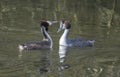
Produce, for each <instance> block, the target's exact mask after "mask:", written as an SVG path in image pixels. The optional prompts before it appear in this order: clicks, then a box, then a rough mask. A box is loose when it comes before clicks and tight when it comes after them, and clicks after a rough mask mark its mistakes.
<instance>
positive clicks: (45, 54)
mask: <svg viewBox="0 0 120 77" xmlns="http://www.w3.org/2000/svg"><path fill="white" fill-rule="evenodd" d="M18 57H19V59H20V60H21V61H22V63H23V65H24V70H25V71H24V72H25V73H27V74H29V75H30V76H35V77H36V76H41V75H45V74H46V73H48V72H50V71H51V69H50V66H51V51H50V50H43V51H19V54H18Z"/></svg>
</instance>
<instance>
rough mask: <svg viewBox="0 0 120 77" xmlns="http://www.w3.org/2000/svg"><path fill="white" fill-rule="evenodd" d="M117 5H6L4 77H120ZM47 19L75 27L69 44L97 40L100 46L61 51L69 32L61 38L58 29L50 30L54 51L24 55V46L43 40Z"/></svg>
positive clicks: (95, 1) (9, 0)
mask: <svg viewBox="0 0 120 77" xmlns="http://www.w3.org/2000/svg"><path fill="white" fill-rule="evenodd" d="M115 1H116V0H115ZM112 3H114V2H112V0H110V2H108V1H101V0H91V1H89V0H69V1H68V0H51V1H49V0H26V1H24V0H17V1H16V0H1V1H0V9H1V11H0V77H120V44H119V43H120V39H119V38H120V26H119V23H120V22H119V20H120V19H119V17H120V15H119V5H118V3H119V2H117V3H114V4H115V6H116V7H113V4H112ZM111 10H114V14H113V15H112V12H111ZM111 15H112V16H113V17H112V16H111ZM42 18H47V19H49V20H58V21H59V20H61V19H67V20H69V21H70V23H71V25H72V28H71V30H70V31H71V32H70V34H69V38H78V37H80V38H81V37H82V38H86V39H94V40H96V42H95V46H94V47H93V48H65V47H60V46H59V45H58V42H59V38H60V36H61V35H62V33H63V32H60V33H59V34H58V33H56V31H57V28H58V26H59V23H57V24H55V25H54V26H51V27H50V29H49V34H50V35H51V37H52V38H53V42H54V45H53V49H52V50H35V51H26V50H25V51H22V52H20V51H19V50H18V45H19V44H21V43H25V42H29V41H39V40H42V34H41V32H40V26H39V21H40V20H41V19H42ZM111 18H112V20H111Z"/></svg>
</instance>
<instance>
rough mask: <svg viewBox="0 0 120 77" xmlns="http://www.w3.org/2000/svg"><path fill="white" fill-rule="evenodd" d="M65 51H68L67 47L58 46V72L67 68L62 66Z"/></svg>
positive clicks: (64, 65) (65, 54)
mask: <svg viewBox="0 0 120 77" xmlns="http://www.w3.org/2000/svg"><path fill="white" fill-rule="evenodd" d="M67 51H68V47H65V46H59V59H60V60H59V62H60V66H59V68H58V70H59V71H61V70H64V69H68V68H69V65H68V64H64V62H65V60H66V56H67Z"/></svg>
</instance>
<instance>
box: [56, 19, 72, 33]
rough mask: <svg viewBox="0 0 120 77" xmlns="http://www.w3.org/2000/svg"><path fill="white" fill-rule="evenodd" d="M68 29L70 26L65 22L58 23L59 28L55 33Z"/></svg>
mask: <svg viewBox="0 0 120 77" xmlns="http://www.w3.org/2000/svg"><path fill="white" fill-rule="evenodd" d="M70 28H71V24H70V23H69V22H68V21H66V20H62V21H60V26H59V28H58V31H57V32H60V31H62V30H64V29H70Z"/></svg>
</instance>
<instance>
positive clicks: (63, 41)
mask: <svg viewBox="0 0 120 77" xmlns="http://www.w3.org/2000/svg"><path fill="white" fill-rule="evenodd" d="M70 28H71V24H70V23H69V22H68V21H66V20H63V21H61V22H60V27H59V29H58V31H57V32H60V31H61V30H63V29H64V32H63V34H62V36H61V37H60V40H59V45H61V46H67V47H93V46H94V42H95V40H85V39H83V38H73V39H68V34H69V31H70Z"/></svg>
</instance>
